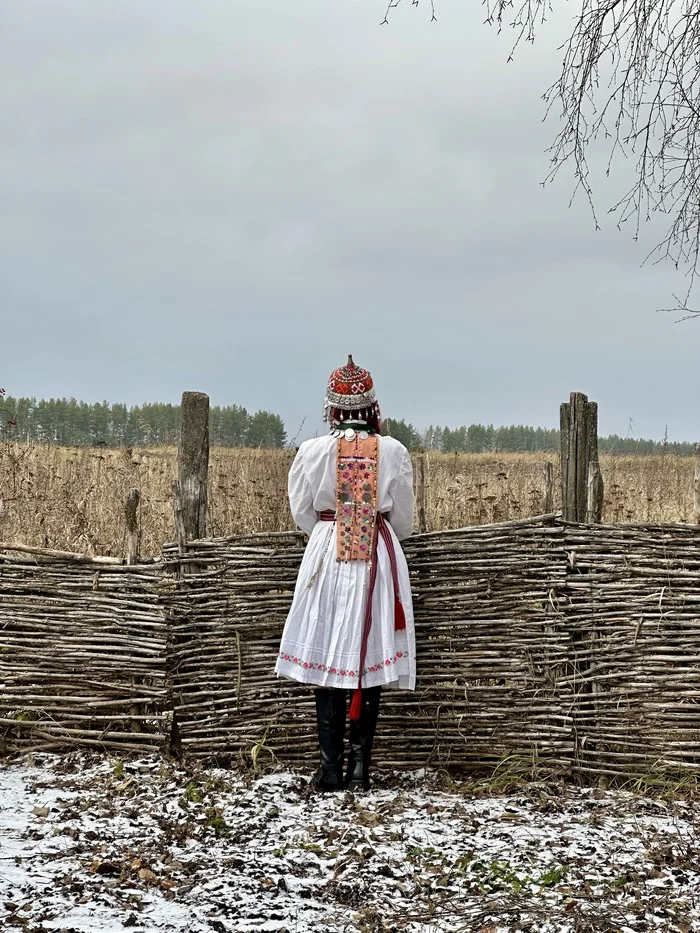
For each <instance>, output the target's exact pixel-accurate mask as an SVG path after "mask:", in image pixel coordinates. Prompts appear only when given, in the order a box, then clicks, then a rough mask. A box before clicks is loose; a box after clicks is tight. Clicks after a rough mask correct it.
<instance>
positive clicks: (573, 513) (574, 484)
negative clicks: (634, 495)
mask: <svg viewBox="0 0 700 933" xmlns="http://www.w3.org/2000/svg"><path fill="white" fill-rule="evenodd" d="M560 427H561V501H562V516H563V518H564V521H567V522H586V521H589V522H599V521H600V520H601V517H602V512H603V478H602V476H601V474H600V467H599V465H598V406H597V404H596V403H595V402H589V401H588V397H587V396H585V395H584V394H583V393H582V392H572V394H571V397H570V399H569V401H568V402H564V403H563V404H562V406H561V409H560Z"/></svg>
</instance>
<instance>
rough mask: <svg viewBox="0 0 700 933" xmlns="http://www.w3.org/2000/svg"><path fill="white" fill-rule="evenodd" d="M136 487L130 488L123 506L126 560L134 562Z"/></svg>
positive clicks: (136, 546)
mask: <svg viewBox="0 0 700 933" xmlns="http://www.w3.org/2000/svg"><path fill="white" fill-rule="evenodd" d="M140 498H141V494H140V493H139V491H138V489H132V490H131V492H130V493H129V497H128V498H127V500H126V504H125V506H124V517H125V519H126V562H127V564H136V563H138V559H139V500H140Z"/></svg>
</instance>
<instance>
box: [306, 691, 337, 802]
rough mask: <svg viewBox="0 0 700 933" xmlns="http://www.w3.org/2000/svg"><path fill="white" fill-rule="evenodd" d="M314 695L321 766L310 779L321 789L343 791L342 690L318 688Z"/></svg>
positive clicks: (317, 788)
mask: <svg viewBox="0 0 700 933" xmlns="http://www.w3.org/2000/svg"><path fill="white" fill-rule="evenodd" d="M314 696H315V697H316V726H317V728H318V746H319V749H320V752H321V767H320V768H319V769H318V771H317V772H316V774H315V775H314V776H313V778H312V779H311V783H312V784H313V786H314V787H315V788H316V790H320V791H334V790H342V789H343V743H344V741H345V691H344V690H333V689H332V688H330V687H317V688H316V689H315V690H314Z"/></svg>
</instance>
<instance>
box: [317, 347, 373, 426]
mask: <svg viewBox="0 0 700 933" xmlns="http://www.w3.org/2000/svg"><path fill="white" fill-rule="evenodd" d="M336 415H337V417H336ZM348 415H349V416H353V415H354V416H355V417H357V418H358V419H361V420H363V421H366V420H367V419H368V418H372V417H375V418H379V404H378V402H377V396H376V393H375V391H374V381H373V380H372V374H371V373H370V372H368V371H367V370H366V369H362V368H361V367H360V366H357V365H356V364H355V363H354V362H353V359H352V356H349V357H348V362H347V365H345V366H341V367H340V368H339V369H334V370H333V372H332V373H331V375H330V379H329V380H328V388H327V389H326V404H325V406H324V414H323V418H324V421H330V422H334V421H345V420H347V419H348Z"/></svg>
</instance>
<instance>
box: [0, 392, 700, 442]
mask: <svg viewBox="0 0 700 933" xmlns="http://www.w3.org/2000/svg"><path fill="white" fill-rule="evenodd" d="M179 427H180V406H179V405H173V404H171V403H169V402H150V403H145V404H143V405H133V406H131V407H129V406H127V405H124V404H121V403H113V404H111V403H109V402H94V403H89V402H79V401H77V400H76V399H74V398H69V399H66V398H58V399H40V400H37V399H36V398H13V397H12V396H5V397H4V398H2V418H0V437H4V438H5V439H12V440H18V441H34V442H38V443H47V444H58V445H61V446H66V447H79V446H96V445H98V446H102V445H105V446H108V447H159V446H163V445H172V444H177V440H178V433H179ZM209 430H210V441H211V444H212V446H214V447H261V448H272V449H279V448H282V447H284V446H285V444H286V443H287V432H286V429H285V424H284V421H283V420H282V418H281V417H280V416H279V415H276V414H274V413H273V412H270V411H256V412H253V413H251V412H249V411H248V410H247V409H245V408H243V407H242V406H240V405H224V406H221V405H214V406H212V408H211V411H210V423H209ZM382 430H383V433H384V434H389V435H391V436H392V437H395V438H396V439H397V440H399V441H401V443H402V444H404V445H405V446H406V447H408V449H409V450H436V451H441V452H443V453H499V452H523V453H527V452H533V453H556V452H557V451H558V450H559V431H558V430H556V429H553V428H533V427H530V426H529V425H522V424H520V425H509V426H502V427H495V426H494V425H492V424H488V425H484V424H470V425H468V426H467V425H462V426H461V427H458V428H449V427H443V426H440V425H438V426H435V425H430V426H429V427H428V428H426V429H425V430H423V431H420V430H418V429H417V428H416V427H415V426H414V425H413V424H411V423H409V422H406V421H405V420H404V419H400V420H399V419H396V418H386V419H385V420H384V423H383V429H382ZM599 448H600V450H601V452H604V453H618V454H655V453H673V454H679V455H682V456H687V455H689V454H692V453H693V449H694V445H693V444H691V443H671V442H669V441H668V440H663V441H653V440H642V439H636V438H630V437H620V436H619V435H617V434H611V435H609V436H607V437H601V438H599Z"/></svg>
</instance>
